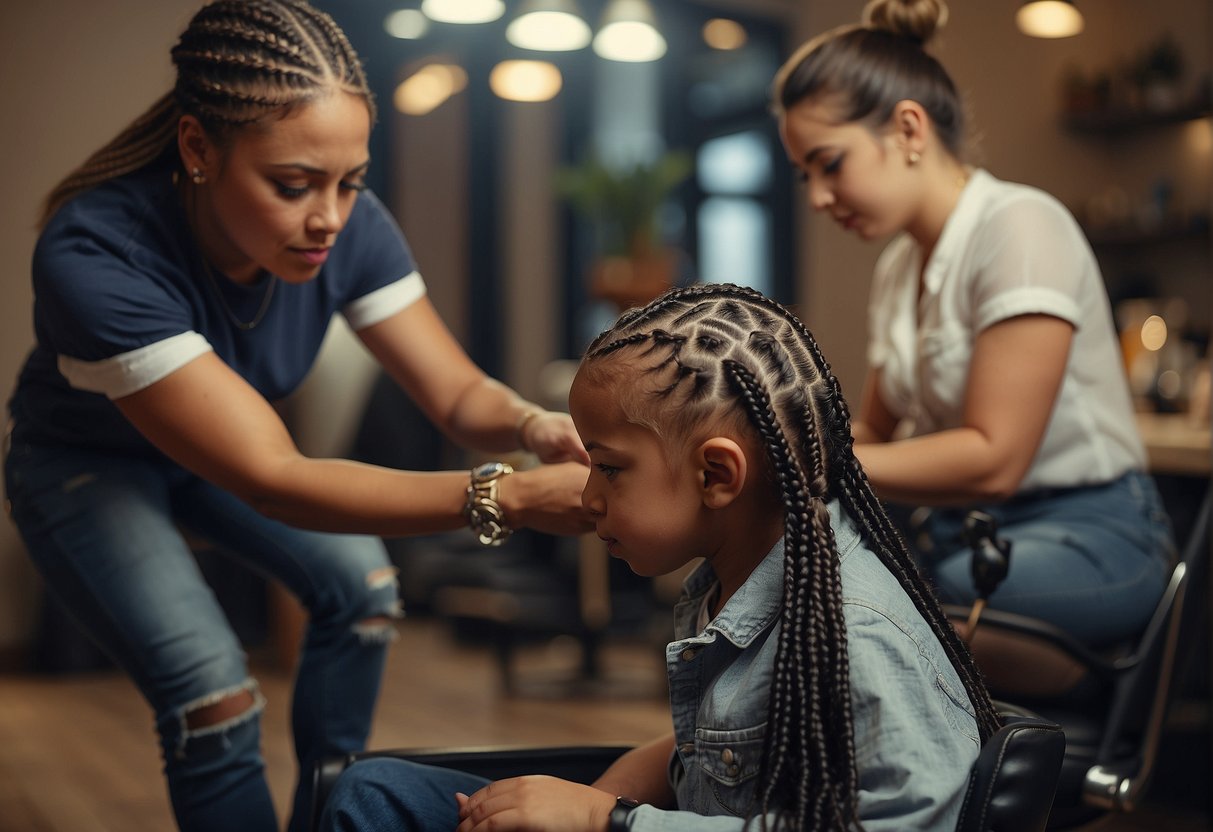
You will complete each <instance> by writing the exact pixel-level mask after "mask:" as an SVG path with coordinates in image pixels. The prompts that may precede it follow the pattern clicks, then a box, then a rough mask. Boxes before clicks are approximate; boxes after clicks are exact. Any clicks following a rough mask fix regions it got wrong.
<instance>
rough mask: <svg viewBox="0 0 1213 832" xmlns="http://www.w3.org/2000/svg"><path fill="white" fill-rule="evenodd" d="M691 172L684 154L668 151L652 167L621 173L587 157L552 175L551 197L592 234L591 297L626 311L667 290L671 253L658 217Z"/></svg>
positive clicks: (673, 264) (673, 256) (636, 167)
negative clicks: (590, 226)
mask: <svg viewBox="0 0 1213 832" xmlns="http://www.w3.org/2000/svg"><path fill="white" fill-rule="evenodd" d="M691 169H692V162H691V157H690V155H689V154H687V153H685V152H682V151H669V152H667V153H664V154H662V155H661V156H659V157H658V158H657V159H656V160H654V161H653V162H650V163H640V164H635V165H632V166H630V167H624V168H612V167H609V166H607V165H606V164H604V163H603V162H602V161H601V160H599V159H597V158H595V157H590V158H588V159H587V160H586V161H585V162H583V163H581V164H580V165H577V166H574V167H567V168H563V169H561V170H560V171H558V172H557V174H556V179H555V190H556V192H557V193H558V194H559V195H560V196H562V197H563V198H565V199H567V200H568V201H569V203H570V205H571V206H572V207H573V208H574V210H576V211H578V212H579V213H581V214H583V215H584V216H586V217H587V218H589V219H590V220H591V221H593V222H594V223H595V226H596V230H597V232H598V234H597V236H598V247H599V249H600V250H599V257H598V260H597V261H596V262H595V264H594V266H593V267H592V269H591V273H590V294H591V295H593V296H594V297H597V298H601V299H604V300H609V301H612V302H613V303H615V304H616V305H617V306H618V307H619V308H620V309H627V308H629V307H631V306H636V305H638V304H642V303H647V302H648V301H649V300H652V299H653V298H655V297H657V295H659V294H661V293H662V292H663V291H665V290H666V289H668V288H669V287H670V286H671V285H673V281H674V276H675V273H676V270H677V254H676V252H674V251H672V250H671V249H669V248H668V247H667V246H665V245H663V244H662V242H661V240H660V231H659V229H658V212H659V210H660V208H661V205H662V203H663V202H664V201H665V199H666V198H667V197H668V196H669V195H670V193H671V192H672V191H673V190H674V188H676V187H677V186H678V185H680V184H681V183H682V182H683V181H684V180H685V179H686V178H687V177H688V176H689V175H690V173H691Z"/></svg>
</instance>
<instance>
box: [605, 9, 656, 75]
mask: <svg viewBox="0 0 1213 832" xmlns="http://www.w3.org/2000/svg"><path fill="white" fill-rule="evenodd" d="M665 50H666V44H665V38H663V37H662V36H661V32H659V31H658V30H657V18H656V16H655V15H654V14H653V7H652V6H651V5H649V2H648V0H611V2H610V4H609V5H607V7H606V11H604V12H603V14H602V26H601V27H600V28H599V29H598V34H597V35H595V36H594V52H595V53H596V54H597V55H598V56H599V57H601V58H606V59H607V60H608V61H630V62H643V61H655V60H657V59H658V58H660V57H661V56H662V55H664V54H665Z"/></svg>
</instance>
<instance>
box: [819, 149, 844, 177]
mask: <svg viewBox="0 0 1213 832" xmlns="http://www.w3.org/2000/svg"><path fill="white" fill-rule="evenodd" d="M842 158H843V154H841V153H839V154H838V155H837V156H835V157H834V158H833V159H831V160H830V161H829V162H826V164H825V165H824V166H823V167H822V169H821V170H822V173H829V174H835V173H838V171H840V170H842Z"/></svg>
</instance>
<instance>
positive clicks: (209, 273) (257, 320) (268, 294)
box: [202, 256, 278, 332]
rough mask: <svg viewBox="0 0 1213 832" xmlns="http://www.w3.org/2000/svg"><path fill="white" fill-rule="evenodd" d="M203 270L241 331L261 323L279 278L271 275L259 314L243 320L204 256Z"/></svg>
mask: <svg viewBox="0 0 1213 832" xmlns="http://www.w3.org/2000/svg"><path fill="white" fill-rule="evenodd" d="M202 271H203V273H204V274H205V275H206V279H207V282H209V283H210V284H211V288H212V289H214V290H215V297H217V298H219V305H220V306H222V307H223V311H224V312H226V313H227V319H228V320H229V321H231V322H232V325H233V326H235V327H236V329H238V330H240V331H241V332H248V331H249V330H250V329H255V328H256V327H257V324H259V323H261V319H262V318H264V317H265V313H266V312H268V311H269V309H270V301H272V300H273V299H274V287H276V286H277V285H278V278H276V277H274V275H272V274H271V275H270V287H269V288H268V289H266V290H265V296H264V297H262V298H261V308H260V309H258V310H257V314H256V315H254V316H253V319H252V320H251V321H242V320H240V318H239V317H238V316H237V315H236V313H235V312H233V311H232V307H230V306H228V305H227V299H226V298H225V297H223V289H221V288H220V286H219V280H218V278H216V277H215V270H214V269H213V268H212V267H211V263H210V261H209V260H207V259H206V257H205V256H203V257H202Z"/></svg>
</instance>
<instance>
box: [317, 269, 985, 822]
mask: <svg viewBox="0 0 1213 832" xmlns="http://www.w3.org/2000/svg"><path fill="white" fill-rule="evenodd" d="M569 404H570V410H571V413H572V416H573V420H574V422H575V424H576V426H577V430H578V432H579V433H580V435H581V438H582V441H583V442H584V443H585V447H586V450H587V451H589V454H590V459H591V461H592V469H591V473H590V477H589V481H588V483H587V485H586V488H585V492H584V494H583V495H582V501H583V503H584V505H585V507H586V508H587V509H588V510H589V511H590V512H591V513H592V514H593V515H594V517H595V519H596V522H597V530H598V536H599V537H601V538H602V539H603V540H604V541H606V544H607V548H608V550H609V551H610V553H611V554H612V555H613V556H615V557H618V558H623V559H624V560H626V561H627V562H628V565H629V566H630V567H631V568H632V569H633V570H635V571H636V572H637V573H639V574H641V575H659V574H663V573H668V572H671V571H674V570H676V569H678V568H679V567H682V566H683V565H685V564H687V563H689V562H691V561H692V560H694V559H696V558H702V559H703V562H702V564H701V565H700V566H699V567H698V568H697V569H696V570H695V571H694V572H693V573H692V574H691V576H690V577H689V578H688V579H687V581H686V583H685V585H684V587H683V592H682V597H681V599H680V600H679V602H678V604H677V606H676V607H675V610H674V621H675V633H674V641H672V642H671V643H670V644H669V646H668V647H667V648H666V664H667V667H668V673H669V687H670V706H671V711H672V716H673V730H672V732H671V733H669V734H668V735H666V736H664V737H662V738H660V739H657V740H654V741H653V742H651V743H648V744H647V745H644V746H641V747H639V748H636V749H634V750H632V751H630V752H628V753H627V754H625V755H624V756H623V757H621V758H620V759H619V760H618V761H617V762H616V763H615V764H614V765H613V766H611V768H610V769H608V770H607V772H606V773H605V774H603V775H602V777H601V778H600V779H599V780H598V781H596V782H595V783H594V784H593V785H592V786H586V785H580V784H576V783H570V782H566V781H562V780H559V779H556V778H551V777H538V776H536V777H520V778H515V779H511V780H502V781H498V782H495V783H491V784H490V783H487V782H486V781H484V780H481V779H479V778H474V777H470V776H468V775H464V774H462V773H459V772H451V771H446V770H439V769H433V768H428V767H425V766H419V765H415V764H411V763H407V762H404V761H401V760H392V759H372V760H365V761H361V762H358V763H355V764H354V765H353V766H351V767H350V768H349V769H348V770H347V771H346V772H345V773H344V774H343V775H342V776H341V778H340V779H339V780H338V781H337V784H336V786H335V788H334V791H333V794H332V795H331V798H330V800H329V802H328V804H327V806H326V809H325V812H324V816H323V823H322V826H323V828H324V829H330V830H368V831H369V830H380V831H382V830H426V832H430V830H432V832H450V830H452V829H457V830H458V832H473V830H489V829H492V830H496V831H497V832H500V830H510V829H527V830H551V832H607V830H617V829H633V830H646V829H652V830H658V829H660V830H687V832H692V830H693V831H694V832H716V831H717V830H719V831H720V832H724V830H742V829H744V828H747V824H748V828H759V829H788V830H844V829H845V830H850V829H855V828H857V827H858V826H859V825H862V827H863V828H864V829H866V830H868V832H880V830H890V831H891V830H897V832H905V830H912V829H918V830H948V829H953V828H954V827H955V825H956V821H957V817H958V815H959V812H960V806H961V803H962V801H963V799H964V793H965V789H966V786H967V783H968V779H969V772H970V769H971V767H972V764H973V761H974V760H975V759H976V758H977V753H978V749H979V747H980V744H981V743H982V742H983V741H984V740H985V739H986V738H987V737H988V736H989V735H990V734H991V733H993V732H994V731H995V730H997V724H998V718H997V716H996V714H995V712H994V709H993V706H992V705H991V703H990V699H989V696H988V694H987V693H986V691H985V689H984V688H983V686H982V683H981V680H980V677H979V676H978V673H977V671H976V670H975V668H974V665H973V662H972V660H971V659H970V657H969V654H968V652H967V651H966V649H965V648H964V646H963V644H962V643H961V642H960V640H959V639H958V638H957V636H956V634H955V633H954V632H953V630H952V628H951V627H950V626H949V625H948V623H947V621H946V619H945V618H944V616H943V614H942V612H941V611H940V609H939V607H938V605H937V603H936V601H935V599H934V596H933V595H932V593H931V590H930V589H929V588H928V586H927V584H926V583H924V581H923V579H922V578H921V577H920V576H919V574H918V572H917V571H916V569H915V567H914V564H913V562H912V561H911V559H910V557H909V556H908V555H907V553H906V549H905V546H904V545H903V543H902V541H901V539H900V538H899V537H898V535H897V532H896V531H894V529H893V526H892V525H891V524H890V522H889V519H888V517H887V516H886V514H885V511H884V509H883V508H882V506H881V504H880V503H879V502H878V501H877V499H876V498H875V496H873V493H872V490H871V488H870V487H869V486H868V483H867V480H866V479H865V477H864V474H863V471H862V469H861V468H860V466H859V464H858V463H857V462H856V460H855V457H854V455H853V454H852V452H851V431H850V419H849V415H848V411H847V406H846V404H845V402H844V401H843V399H842V396H841V393H840V391H839V387H838V383H837V381H836V380H835V378H834V376H833V374H832V373H831V371H830V367H829V365H828V364H827V363H826V361H825V359H824V358H823V357H822V355H821V352H820V350H819V349H818V347H817V344H816V342H815V341H814V340H813V337H812V335H811V334H810V333H809V331H808V330H807V329H806V328H805V326H804V325H803V324H802V323H801V322H800V321H799V320H797V319H796V318H795V317H794V316H793V315H792V314H791V313H789V312H788V311H787V310H786V309H784V308H783V307H781V306H780V305H778V304H777V303H775V302H773V301H771V300H769V299H768V298H766V297H764V296H763V295H761V294H759V293H757V292H755V291H752V290H749V289H745V288H741V287H737V286H729V285H701V286H692V287H689V288H684V289H675V290H673V291H670V292H668V293H666V294H665V295H663V296H661V297H660V298H658V299H657V300H655V301H653V302H652V303H650V304H649V305H647V306H645V307H643V308H640V309H636V310H632V311H629V312H627V313H625V314H624V315H623V316H622V317H621V318H620V319H619V320H618V321H617V322H616V323H615V325H614V326H613V327H612V328H611V329H609V330H608V331H607V332H605V333H603V334H602V335H600V336H599V337H598V338H597V339H596V340H595V341H594V342H593V343H592V344H591V345H590V347H589V350H588V351H587V353H586V355H585V357H584V359H583V361H582V363H581V366H580V368H579V369H578V372H577V375H576V378H575V379H574V381H573V386H572V390H571V393H570V398H569ZM637 804H638V805H637ZM758 821H761V822H758Z"/></svg>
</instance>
